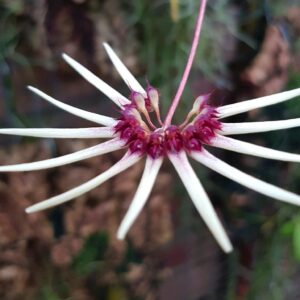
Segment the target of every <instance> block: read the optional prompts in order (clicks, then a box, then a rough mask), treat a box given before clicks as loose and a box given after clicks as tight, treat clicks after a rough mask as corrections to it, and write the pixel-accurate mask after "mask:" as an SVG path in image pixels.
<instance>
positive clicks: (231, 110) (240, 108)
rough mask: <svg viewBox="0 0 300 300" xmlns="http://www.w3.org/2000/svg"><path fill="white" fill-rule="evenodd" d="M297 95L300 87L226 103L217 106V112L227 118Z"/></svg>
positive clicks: (221, 116)
mask: <svg viewBox="0 0 300 300" xmlns="http://www.w3.org/2000/svg"><path fill="white" fill-rule="evenodd" d="M297 96H300V88H298V89H294V90H290V91H286V92H282V93H278V94H274V95H269V96H265V97H260V98H256V99H252V100H247V101H242V102H239V103H234V104H229V105H224V106H221V107H218V108H217V112H218V114H219V118H225V117H229V116H232V115H236V114H240V113H243V112H246V111H249V110H252V109H256V108H260V107H265V106H268V105H273V104H277V103H280V102H283V101H287V100H290V99H292V98H295V97H297Z"/></svg>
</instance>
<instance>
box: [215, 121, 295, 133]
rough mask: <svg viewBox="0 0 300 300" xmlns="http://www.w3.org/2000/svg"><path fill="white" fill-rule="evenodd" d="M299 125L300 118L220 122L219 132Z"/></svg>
mask: <svg viewBox="0 0 300 300" xmlns="http://www.w3.org/2000/svg"><path fill="white" fill-rule="evenodd" d="M299 126H300V118H297V119H289V120H280V121H264V122H243V123H222V128H221V130H220V131H219V133H220V134H222V135H232V134H245V133H256V132H267V131H272V130H282V129H288V128H294V127H299Z"/></svg>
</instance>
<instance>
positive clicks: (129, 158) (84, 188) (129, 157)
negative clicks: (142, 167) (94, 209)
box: [26, 153, 141, 213]
mask: <svg viewBox="0 0 300 300" xmlns="http://www.w3.org/2000/svg"><path fill="white" fill-rule="evenodd" d="M140 158H141V157H140V156H139V155H137V154H129V153H126V154H125V156H124V157H123V158H122V159H121V160H120V161H118V162H117V163H116V164H114V165H113V166H112V167H111V168H109V169H108V170H107V171H105V172H104V173H102V174H100V175H98V176H97V177H95V178H93V179H91V180H89V181H87V182H86V183H84V184H81V185H79V186H77V187H75V188H73V189H71V190H69V191H67V192H65V193H63V194H60V195H57V196H55V197H52V198H49V199H47V200H44V201H42V202H40V203H37V204H34V205H32V206H30V207H28V208H27V209H26V212H27V213H33V212H37V211H40V210H43V209H47V208H50V207H53V206H56V205H59V204H62V203H64V202H67V201H69V200H72V199H74V198H76V197H79V196H81V195H83V194H85V193H87V192H88V191H90V190H92V189H94V188H96V187H97V186H99V185H100V184H102V183H103V182H105V181H107V180H108V179H110V178H111V177H113V176H115V175H117V174H119V173H121V172H122V171H124V170H126V169H127V168H129V167H131V166H132V165H134V164H135V163H137V162H138V161H139V160H140Z"/></svg>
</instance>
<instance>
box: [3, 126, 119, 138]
mask: <svg viewBox="0 0 300 300" xmlns="http://www.w3.org/2000/svg"><path fill="white" fill-rule="evenodd" d="M0 134H10V135H21V136H32V137H41V138H72V139H90V138H112V137H113V136H114V130H113V129H112V128H111V127H91V128H3V129H0Z"/></svg>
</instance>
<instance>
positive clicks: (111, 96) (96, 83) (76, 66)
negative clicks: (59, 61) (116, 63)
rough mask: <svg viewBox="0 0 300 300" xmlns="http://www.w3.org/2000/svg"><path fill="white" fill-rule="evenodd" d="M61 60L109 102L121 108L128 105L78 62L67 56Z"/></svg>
mask: <svg viewBox="0 0 300 300" xmlns="http://www.w3.org/2000/svg"><path fill="white" fill-rule="evenodd" d="M62 57H63V59H64V60H65V61H66V62H67V63H68V64H69V65H70V66H71V67H72V68H73V69H74V70H75V71H77V72H78V73H79V74H80V75H81V76H82V77H83V78H84V79H85V80H87V81H88V82H89V83H91V84H92V85H93V86H94V87H95V88H97V89H98V90H99V91H101V92H102V93H103V94H104V95H106V96H107V97H108V98H109V99H110V100H112V101H113V102H114V103H115V104H117V105H118V106H122V105H125V104H128V103H130V101H129V100H128V99H127V98H126V97H124V96H123V95H122V94H120V93H119V92H118V91H116V90H115V89H113V88H112V87H111V86H109V85H108V84H107V83H105V82H104V81H103V80H102V79H100V78H99V77H97V76H96V75H95V74H93V73H92V72H91V71H89V70H88V69H87V68H86V67H84V66H83V65H81V64H80V63H79V62H77V61H75V60H74V59H73V58H71V57H70V56H69V55H67V54H65V53H64V54H63V55H62Z"/></svg>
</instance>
